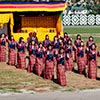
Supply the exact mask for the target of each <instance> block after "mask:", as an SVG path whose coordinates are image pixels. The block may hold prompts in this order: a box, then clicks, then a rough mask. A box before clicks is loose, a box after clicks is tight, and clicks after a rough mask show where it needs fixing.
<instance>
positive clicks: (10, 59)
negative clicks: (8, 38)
mask: <svg viewBox="0 0 100 100" xmlns="http://www.w3.org/2000/svg"><path fill="white" fill-rule="evenodd" d="M8 64H9V65H15V64H16V50H14V49H10V50H9V52H8Z"/></svg>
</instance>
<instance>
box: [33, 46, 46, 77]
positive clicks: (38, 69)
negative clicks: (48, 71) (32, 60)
mask: <svg viewBox="0 0 100 100" xmlns="http://www.w3.org/2000/svg"><path fill="white" fill-rule="evenodd" d="M44 51H45V49H44V48H38V51H37V56H36V64H35V73H36V74H37V75H38V76H41V75H42V73H43V71H44V66H45V62H44V59H45V58H44Z"/></svg>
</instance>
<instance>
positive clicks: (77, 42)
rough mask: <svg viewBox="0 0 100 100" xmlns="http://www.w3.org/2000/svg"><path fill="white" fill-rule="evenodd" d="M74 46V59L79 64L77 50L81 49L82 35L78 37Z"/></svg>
mask: <svg viewBox="0 0 100 100" xmlns="http://www.w3.org/2000/svg"><path fill="white" fill-rule="evenodd" d="M74 45H75V49H76V50H75V52H74V59H75V62H77V48H78V47H80V45H81V35H79V34H78V35H77V37H76V40H75V41H74Z"/></svg>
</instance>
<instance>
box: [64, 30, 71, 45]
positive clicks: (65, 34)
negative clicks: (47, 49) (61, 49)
mask: <svg viewBox="0 0 100 100" xmlns="http://www.w3.org/2000/svg"><path fill="white" fill-rule="evenodd" d="M69 40H70V37H69V36H68V33H67V32H64V44H66V43H68V41H69Z"/></svg>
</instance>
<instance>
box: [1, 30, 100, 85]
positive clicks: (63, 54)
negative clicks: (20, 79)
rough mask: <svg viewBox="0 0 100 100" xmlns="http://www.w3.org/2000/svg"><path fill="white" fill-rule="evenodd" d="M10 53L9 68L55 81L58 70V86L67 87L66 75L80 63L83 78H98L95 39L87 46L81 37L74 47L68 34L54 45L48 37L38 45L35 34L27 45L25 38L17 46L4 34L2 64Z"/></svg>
mask: <svg viewBox="0 0 100 100" xmlns="http://www.w3.org/2000/svg"><path fill="white" fill-rule="evenodd" d="M6 44H7V45H8V49H7V45H6ZM16 49H17V50H16ZM6 50H8V64H9V65H15V66H16V68H20V69H27V72H34V73H35V74H37V75H38V76H42V77H43V78H44V79H49V80H53V79H54V69H56V76H57V82H58V83H59V84H60V85H61V86H66V84H67V81H66V79H67V78H66V71H74V70H75V66H74V62H76V63H77V66H78V72H79V74H84V75H85V76H86V77H87V78H91V79H96V78H97V69H98V67H97V56H100V53H99V52H98V51H97V49H96V44H95V42H94V40H93V37H92V36H90V37H89V40H88V41H87V43H86V45H85V44H84V41H83V40H82V39H81V35H77V37H76V40H75V41H74V45H73V43H72V39H71V38H70V37H69V36H68V34H67V33H66V32H65V33H64V36H63V37H60V36H59V35H58V36H55V37H54V40H53V41H50V40H49V36H48V35H46V36H45V40H44V41H42V42H39V41H38V38H37V37H36V33H35V32H33V33H30V34H29V38H28V40H27V43H26V42H25V41H24V38H23V37H20V39H19V41H18V42H17V41H15V39H14V37H13V36H11V38H10V39H8V37H7V36H5V35H4V34H1V37H0V62H6ZM25 51H28V53H29V57H28V58H29V63H28V66H26V54H25Z"/></svg>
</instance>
